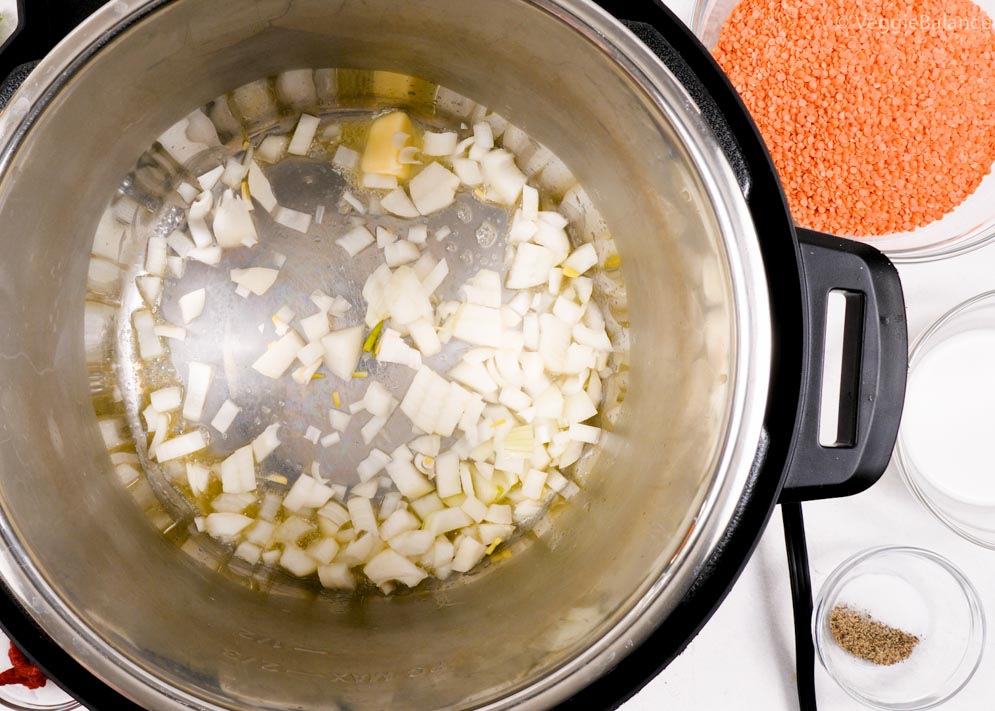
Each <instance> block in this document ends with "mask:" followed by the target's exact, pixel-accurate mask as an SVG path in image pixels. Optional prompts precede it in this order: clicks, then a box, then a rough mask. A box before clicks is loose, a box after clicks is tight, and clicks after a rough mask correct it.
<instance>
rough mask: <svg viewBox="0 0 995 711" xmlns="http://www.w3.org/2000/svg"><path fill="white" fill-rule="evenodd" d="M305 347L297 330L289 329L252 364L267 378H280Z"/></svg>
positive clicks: (254, 368)
mask: <svg viewBox="0 0 995 711" xmlns="http://www.w3.org/2000/svg"><path fill="white" fill-rule="evenodd" d="M303 347H304V341H302V340H301V337H300V336H298V335H297V332H296V331H292V330H291V331H288V332H287V333H285V334H284V335H283V336H281V337H280V339H279V340H278V341H275V342H273V343H271V344H270V345H269V347H268V348H267V350H266V351H265V352H264V353H263V354H262V355H261V356H259V358H257V359H256V361H255V362H254V363H253V364H252V368H253V370H256V371H257V372H259V373H262V374H263V375H265V376H266V377H267V378H273V379H276V378H279V377H280V376H282V375H283V374H284V373H285V372H287V368H289V367H290V365H291V364H292V363H293V362H294V359H296V358H297V353H298V352H299V351H300V350H301V348H303Z"/></svg>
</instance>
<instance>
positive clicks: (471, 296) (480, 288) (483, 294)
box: [461, 269, 501, 309]
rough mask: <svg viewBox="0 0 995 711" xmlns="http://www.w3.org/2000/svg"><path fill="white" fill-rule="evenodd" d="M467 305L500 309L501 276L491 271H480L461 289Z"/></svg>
mask: <svg viewBox="0 0 995 711" xmlns="http://www.w3.org/2000/svg"><path fill="white" fill-rule="evenodd" d="M461 291H462V292H463V296H464V297H465V298H466V301H467V303H469V304H480V305H481V306H487V307H489V308H492V309H498V308H501V275H500V274H498V273H497V272H496V271H493V270H491V269H481V270H480V271H478V272H477V273H476V274H474V275H473V276H472V277H471V278H470V279H468V280H467V281H466V283H464V284H463V286H462V287H461Z"/></svg>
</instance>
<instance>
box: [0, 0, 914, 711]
mask: <svg viewBox="0 0 995 711" xmlns="http://www.w3.org/2000/svg"><path fill="white" fill-rule="evenodd" d="M597 1H598V2H599V4H601V5H602V6H603V7H604V8H605V9H606V10H608V11H609V12H612V14H614V15H615V16H616V17H619V18H621V19H623V20H628V21H632V23H627V24H629V25H630V28H631V29H633V30H634V31H635V32H636V33H637V34H638V35H639V36H640V37H641V38H642V39H644V41H646V42H647V44H648V45H649V46H650V47H651V48H652V49H654V51H656V52H657V53H658V54H660V55H661V58H662V59H664V61H665V62H666V63H667V64H668V66H669V67H670V68H671V70H672V71H673V72H674V73H675V75H676V76H677V77H678V78H679V79H680V80H681V81H682V83H684V84H685V86H686V87H687V88H688V91H689V93H690V95H691V96H692V97H693V99H694V100H695V101H696V103H697V104H698V105H699V107H700V108H702V112H703V115H704V116H705V118H706V120H707V121H708V122H709V123H710V124H711V125H712V127H713V130H714V132H715V134H716V137H717V138H718V140H719V141H720V144H721V145H722V146H723V148H724V149H725V152H726V154H727V157H728V158H729V162H730V164H731V166H732V168H733V170H734V173H735V174H736V177H737V180H738V181H739V183H740V186H741V187H742V188H743V189H744V192H746V193H747V202H748V206H749V209H750V213H751V215H752V217H753V220H754V223H755V225H756V227H757V231H758V235H759V244H760V250H761V253H762V257H763V261H764V266H765V269H766V271H767V274H768V290H769V294H770V308H771V317H772V318H771V321H772V329H773V334H772V335H773V344H772V345H773V349H772V354H773V360H772V367H771V380H770V389H769V396H768V402H767V410H766V417H765V426H764V432H763V436H762V438H761V441H760V442H759V445H758V451H757V456H756V459H755V462H754V465H753V467H752V469H751V473H750V477H749V481H748V484H747V486H746V487H745V488H744V490H743V494H742V497H741V498H740V501H739V503H738V505H737V508H736V512H735V515H734V517H733V520H732V522H731V523H730V525H729V527H728V528H727V530H726V531H725V533H724V535H723V538H722V540H721V542H720V543H719V545H718V546H717V547H716V549H715V551H714V552H713V554H712V556H711V557H710V559H709V560H708V561H707V562H706V563H705V564H704V565H703V566H702V567H701V569H700V570H699V571H698V574H697V576H696V579H695V582H694V584H693V586H692V588H691V589H690V590H689V591H688V593H687V595H686V596H685V598H684V599H683V600H682V601H681V603H680V604H679V605H678V607H677V608H676V609H675V610H674V611H673V613H671V614H670V615H669V616H668V617H667V618H666V619H665V620H663V621H662V622H661V623H660V625H659V627H658V628H657V629H656V630H655V631H654V632H653V633H652V634H651V635H650V636H649V637H648V638H647V639H646V641H645V642H644V643H643V644H642V645H640V646H639V647H638V648H637V649H635V650H633V651H632V652H630V653H629V654H628V655H627V656H626V657H625V658H623V659H622V660H620V661H619V663H618V664H617V665H616V666H615V667H614V668H613V669H612V670H610V671H609V672H607V673H606V674H604V675H603V676H601V677H600V678H599V679H598V680H596V681H595V682H594V683H592V684H591V685H590V686H588V687H587V688H586V689H584V690H582V691H581V692H579V693H577V694H576V695H575V696H573V697H571V698H570V699H567V700H566V701H565V702H563V703H562V704H561V705H560V706H559V707H558V708H561V709H583V710H584V711H589V710H591V709H610V708H615V707H617V706H619V705H621V704H622V703H623V702H624V701H626V700H627V699H629V698H630V697H631V696H633V695H634V694H635V693H636V692H638V691H639V690H640V689H641V688H642V687H643V686H644V685H645V684H646V683H647V682H648V681H650V680H651V679H652V678H653V677H654V676H656V674H658V673H659V672H660V671H661V670H662V669H663V668H664V667H666V666H667V665H668V664H669V663H670V662H671V661H672V660H673V659H674V658H675V657H676V656H677V655H679V654H680V653H681V652H682V651H683V650H684V648H685V647H686V646H687V645H688V643H689V642H690V641H691V640H692V639H693V638H694V637H695V635H697V633H698V632H699V631H700V629H701V627H702V626H703V625H704V624H705V622H707V620H708V619H709V618H710V617H711V615H712V613H713V612H714V611H715V609H716V608H717V607H718V606H719V604H720V603H721V602H722V600H723V599H724V598H725V596H726V594H727V593H728V592H729V590H730V589H731V588H732V585H733V583H734V582H735V581H736V579H737V578H738V576H739V574H740V572H741V571H742V569H743V567H744V566H745V564H746V561H747V560H748V559H749V557H750V555H751V554H752V552H753V550H754V548H755V547H756V544H757V542H758V541H759V539H760V535H761V534H762V532H763V530H764V528H765V527H766V524H767V521H768V519H769V517H770V515H771V513H772V511H773V509H774V506H775V505H776V504H777V503H778V501H779V497H780V498H783V499H784V500H792V501H794V500H801V499H810V498H825V497H828V496H841V495H847V494H852V493H856V492H857V491H860V490H863V489H864V488H866V487H867V486H870V485H871V484H872V483H874V481H876V480H877V478H878V477H879V476H880V474H881V473H882V472H883V470H884V468H885V465H886V464H887V461H888V458H889V456H890V453H891V449H892V446H893V444H894V440H895V433H896V432H897V426H898V419H899V416H900V414H901V407H902V400H903V395H904V378H905V369H904V363H905V358H906V353H905V339H904V305H903V302H902V295H901V287H900V286H899V285H898V280H897V276H896V275H895V273H894V268H893V267H892V266H891V264H890V262H888V260H887V259H886V258H885V257H884V256H883V255H881V254H880V253H878V252H876V251H875V250H873V249H870V248H868V247H864V246H862V245H855V244H854V243H852V242H846V241H844V240H838V239H837V238H829V237H826V236H824V235H818V234H816V233H808V232H804V231H799V232H798V234H796V230H795V228H794V226H793V223H792V221H791V218H790V214H789V211H788V207H787V203H786V201H785V197H784V194H783V191H782V189H781V185H780V182H779V180H778V178H777V174H776V172H775V170H774V166H773V163H772V162H771V159H770V156H769V154H768V152H767V149H766V147H765V146H764V143H763V141H762V139H761V137H760V134H759V132H758V131H757V129H756V126H755V125H754V123H753V121H752V119H751V118H750V116H749V114H748V112H747V111H746V108H745V107H744V105H743V103H742V101H741V100H740V98H739V96H738V94H737V93H736V91H735V90H734V89H733V87H732V85H731V84H730V83H729V81H728V79H727V78H726V77H725V75H724V74H723V73H722V71H721V70H720V69H719V67H718V65H717V64H716V63H715V62H714V61H713V60H712V58H711V56H710V54H709V53H708V51H707V50H706V49H705V48H704V47H702V45H701V44H700V43H699V42H698V40H697V39H696V38H695V37H694V36H693V35H692V33H691V32H690V31H689V30H688V29H687V28H686V27H685V26H684V25H683V24H682V23H681V22H680V21H679V20H678V19H677V18H676V17H675V16H674V15H673V14H672V13H671V12H670V11H669V10H668V9H667V8H666V7H664V6H663V5H662V3H660V2H658V0H630V1H628V2H624V1H614V0H597ZM21 2H22V3H23V4H24V5H26V4H28V3H27V0H21ZM30 4H31V6H32V7H31V10H30V11H28V13H29V15H30V17H29V18H25V19H30V22H29V23H22V27H21V28H19V30H18V33H17V34H16V35H15V36H14V37H12V38H11V40H9V41H8V43H7V44H6V45H5V46H4V47H3V48H0V49H2V54H0V76H7V75H10V76H9V78H8V80H7V81H5V82H4V84H3V86H0V106H2V104H4V103H6V100H7V99H8V98H9V97H10V95H11V94H12V93H13V91H14V90H16V88H17V86H18V85H19V84H20V82H21V81H22V80H23V78H24V76H26V71H25V68H24V67H22V66H21V65H23V64H25V63H26V62H29V61H31V60H36V59H37V58H38V57H40V56H43V55H44V54H45V53H47V52H48V51H49V50H50V49H51V48H52V47H53V46H54V45H55V44H56V43H57V42H58V41H59V40H60V39H61V38H62V37H63V36H64V35H65V34H66V33H68V32H69V31H70V30H71V29H72V28H73V27H75V25H76V24H78V23H79V22H80V21H82V20H83V19H84V18H85V17H86V16H88V15H89V14H90V13H92V12H93V11H94V10H96V9H97V8H98V7H99V6H100V5H101V4H102V1H101V0H30ZM25 10H26V8H24V6H23V5H22V6H21V12H22V15H21V17H22V18H24V17H25V15H24V14H23V13H24V12H25ZM634 23H646V24H647V25H650V26H651V28H655V29H656V31H657V32H656V33H652V34H650V33H647V32H646V28H645V27H640V26H639V25H637V24H634ZM664 37H665V38H666V39H664ZM18 68H20V69H21V71H19V72H15V70H16V69H18ZM12 72H14V73H13V74H12ZM799 240H801V241H802V242H803V243H805V245H807V246H808V247H811V249H810V250H808V251H809V252H810V254H808V256H807V258H806V259H804V260H803V257H802V251H801V250H800V248H799ZM855 264H857V265H860V264H862V265H863V266H864V267H866V269H865V270H864V271H865V276H868V278H865V279H863V280H860V283H858V284H851V283H848V282H849V280H852V277H853V269H854V265H855ZM806 267H807V271H806ZM813 267H817V268H813ZM806 274H808V275H811V274H819V275H820V276H819V277H818V278H817V279H816V280H815V281H816V282H818V283H817V284H816V285H815V286H816V287H828V288H837V287H842V288H856V289H870V291H871V294H869V297H868V299H867V302H868V303H877V304H878V308H879V312H880V313H879V314H877V315H878V316H879V317H880V319H879V320H880V323H878V322H875V321H874V320H873V319H869V320H868V323H867V324H866V326H865V332H864V341H865V343H871V344H874V343H876V344H877V346H876V347H874V346H873V345H872V347H871V348H872V350H871V351H867V350H865V353H864V355H865V357H866V356H868V355H873V356H874V357H873V358H867V359H866V360H867V361H874V360H875V359H876V358H877V356H879V355H880V356H882V357H886V358H887V360H885V361H884V362H885V364H886V365H885V367H884V368H882V369H881V371H882V372H875V373H866V374H865V373H862V377H861V381H860V382H861V385H862V386H868V385H870V386H871V390H872V391H873V392H870V393H868V392H866V391H865V390H863V389H862V390H861V391H860V395H861V396H864V395H869V396H870V398H871V400H872V401H880V402H881V403H882V405H881V407H880V408H879V411H878V412H874V411H873V408H872V409H871V410H870V414H869V415H868V411H867V410H866V409H865V410H861V411H860V412H861V414H862V415H863V417H862V418H861V417H858V431H864V433H865V435H866V439H864V438H862V440H861V441H863V443H864V444H863V447H862V451H861V452H860V453H857V454H856V455H847V454H844V456H847V457H849V458H850V459H852V460H853V461H852V467H851V469H852V470H850V469H846V468H845V467H844V468H842V469H841V468H840V467H839V466H838V465H834V464H833V462H831V461H830V462H828V463H827V462H826V461H825V460H824V457H825V453H824V452H822V453H820V452H819V451H818V448H812V447H807V448H806V447H800V448H799V447H798V445H797V443H798V441H799V439H801V437H802V436H804V435H806V434H808V435H809V436H811V434H812V432H813V429H812V428H813V427H815V428H817V426H818V419H817V414H816V415H815V416H814V417H813V415H812V414H811V413H809V415H808V416H807V417H806V416H805V412H806V411H808V410H813V408H811V407H808V408H806V402H807V400H808V398H809V396H810V394H811V393H813V392H814V393H815V394H816V396H817V394H818V392H819V383H818V378H817V374H820V373H821V361H818V359H817V357H813V356H815V354H816V353H819V352H821V345H822V339H821V336H822V331H821V329H822V328H823V326H824V324H823V323H822V322H821V321H819V320H818V319H817V320H816V322H815V323H813V322H812V319H811V315H812V313H816V314H818V313H820V311H819V309H821V314H822V320H824V313H825V311H824V293H822V292H820V291H819V290H818V289H812V288H811V286H812V285H808V284H806V283H805V282H806ZM808 279H811V276H809V277H808ZM879 284H880V285H881V286H879ZM898 322H901V323H902V324H903V328H902V329H901V330H902V337H901V338H895V337H892V338H890V339H889V338H888V337H887V334H883V333H882V331H883V328H879V326H888V325H891V326H894V324H895V323H898ZM891 330H892V331H894V330H895V329H894V328H892V329H891ZM892 336H894V334H892ZM807 343H808V344H811V346H812V348H811V350H812V351H814V352H815V353H810V352H807V351H806V344H807ZM892 358H894V359H895V362H896V363H898V362H900V363H901V365H902V367H900V368H893V369H891V371H889V372H883V371H885V370H887V363H888V362H890V361H891V359H892ZM815 361H818V362H815ZM865 375H866V377H863V376H865ZM813 387H814V390H813ZM879 395H880V397H879ZM852 396H853V397H856V396H857V395H856V394H853V395H852ZM862 399H863V398H862ZM790 403H797V406H796V407H795V408H794V409H792V407H791V406H790ZM872 420H873V421H874V424H875V427H874V428H873V430H872V429H871V427H870V425H871V424H872ZM830 451H833V450H830ZM835 451H836V453H837V454H836V455H833V457H832V458H835V459H838V458H839V457H838V453H839V450H835ZM837 464H838V463H837ZM789 465H791V466H790V467H789ZM824 467H828V468H829V469H833V468H835V469H836V470H837V471H836V474H835V476H831V477H830V480H828V481H827V478H826V469H825V468H824ZM789 469H790V480H789V485H788V486H787V487H785V481H786V479H789ZM841 472H842V473H841ZM782 488H783V489H784V490H783V492H782ZM0 627H3V629H4V630H5V631H6V632H7V634H8V636H10V638H11V639H15V640H17V642H18V644H19V645H20V646H22V647H23V648H24V651H25V653H26V654H27V655H28V656H29V657H30V658H31V659H32V660H34V661H35V662H36V663H37V664H38V665H39V666H40V667H41V668H42V669H43V670H44V671H45V672H46V673H47V674H49V676H50V677H51V678H52V679H53V680H55V681H56V682H57V683H58V684H59V685H60V686H62V687H64V688H66V689H67V690H68V691H69V692H70V693H71V694H72V695H73V696H75V697H76V698H78V699H79V700H80V701H81V702H82V703H83V704H85V705H86V706H87V707H89V708H90V709H93V710H94V711H104V710H108V711H110V710H113V711H118V710H119V709H120V710H122V711H127V710H130V709H139V708H140V707H139V706H137V705H136V704H134V703H133V702H131V701H129V700H128V699H126V698H125V697H123V696H122V695H121V694H119V693H118V692H117V691H115V690H114V689H112V688H111V687H109V686H108V685H106V684H105V683H104V682H103V681H101V680H100V679H98V678H97V677H95V676H94V675H93V674H91V673H90V672H89V671H87V670H86V669H85V668H84V667H83V666H82V665H80V664H79V663H78V662H77V661H76V660H75V659H73V658H72V656H71V655H70V654H68V653H67V652H66V651H64V650H62V649H61V648H60V647H59V646H58V645H57V644H55V642H54V641H52V640H51V639H50V638H49V637H48V636H47V635H46V634H45V633H44V632H43V631H42V630H41V629H40V628H39V627H38V626H37V625H36V624H35V623H34V621H33V620H32V618H31V617H30V615H29V614H28V613H27V612H26V611H25V610H23V609H22V608H21V607H20V605H19V604H18V603H17V602H16V601H15V599H14V597H13V596H12V594H11V593H10V591H9V590H8V589H7V588H6V586H5V585H3V584H2V582H0Z"/></svg>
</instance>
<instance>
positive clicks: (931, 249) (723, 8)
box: [690, 0, 995, 263]
mask: <svg viewBox="0 0 995 711" xmlns="http://www.w3.org/2000/svg"><path fill="white" fill-rule="evenodd" d="M741 1H742V0H696V1H695V3H694V6H693V9H692V11H691V18H690V26H691V30H692V32H694V34H695V35H696V36H697V37H698V39H699V40H700V41H701V42H702V44H704V45H705V47H707V48H708V50H709V51H714V50H715V48H716V47H717V46H718V43H719V37H720V34H721V33H722V28H723V26H724V25H725V23H726V21H727V20H728V19H729V16H730V15H731V14H732V12H733V10H734V9H735V8H736V6H737V5H739V4H740V2H741ZM771 2H772V3H774V2H775V0H771ZM775 4H779V5H780V4H783V3H781V2H780V0H778V2H777V3H775ZM977 5H978V6H979V7H980V8H981V9H982V11H984V13H986V16H987V17H988V18H991V17H995V0H977ZM855 7H856V5H855ZM989 168H991V166H989ZM948 170H949V171H950V172H951V173H952V172H953V171H954V170H956V167H955V166H953V165H950V166H946V167H945V169H944V171H942V172H944V173H946V172H947V171H948ZM946 179H947V176H946V175H943V176H938V178H937V180H946ZM798 222H799V226H800V227H808V228H814V229H817V230H819V229H820V227H817V226H813V225H808V224H804V222H805V220H804V219H799V220H798ZM824 231H825V230H824ZM830 231H833V232H834V233H836V234H838V235H839V236H841V237H850V238H852V239H856V240H857V241H860V242H865V243H866V244H870V245H871V246H873V247H876V248H877V249H879V250H881V251H882V252H884V253H885V254H887V255H888V256H889V257H890V258H891V260H892V261H894V262H896V263H915V262H928V261H935V260H940V259H946V258H949V257H954V256H957V255H960V254H965V253H967V252H971V251H973V250H975V249H978V248H980V247H983V246H985V245H986V244H988V243H989V242H990V241H991V240H992V239H993V238H995V171H993V170H991V169H990V170H989V172H988V173H987V175H985V176H984V178H983V179H981V182H980V184H979V185H978V186H977V187H976V188H975V189H974V190H973V192H971V193H970V194H969V195H967V197H966V198H965V199H964V200H963V202H960V203H959V204H958V205H957V206H956V207H954V208H953V209H952V210H950V211H949V212H946V213H945V214H944V215H943V217H942V218H940V219H936V220H934V221H933V222H930V223H928V224H925V225H923V226H921V227H918V228H916V229H913V230H908V231H903V232H892V233H889V234H884V235H880V236H871V237H867V236H853V235H848V234H844V233H843V232H841V231H838V230H830Z"/></svg>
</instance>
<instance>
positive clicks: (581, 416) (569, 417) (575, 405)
mask: <svg viewBox="0 0 995 711" xmlns="http://www.w3.org/2000/svg"><path fill="white" fill-rule="evenodd" d="M597 414H598V408H597V406H596V405H595V404H594V403H593V402H591V398H590V397H588V394H587V393H586V392H585V391H583V390H581V391H579V392H576V393H570V394H569V395H567V396H566V397H565V398H564V399H563V419H564V420H566V421H567V422H568V423H570V424H574V423H577V422H583V421H584V420H589V419H590V418H592V417H594V416H595V415H597Z"/></svg>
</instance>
